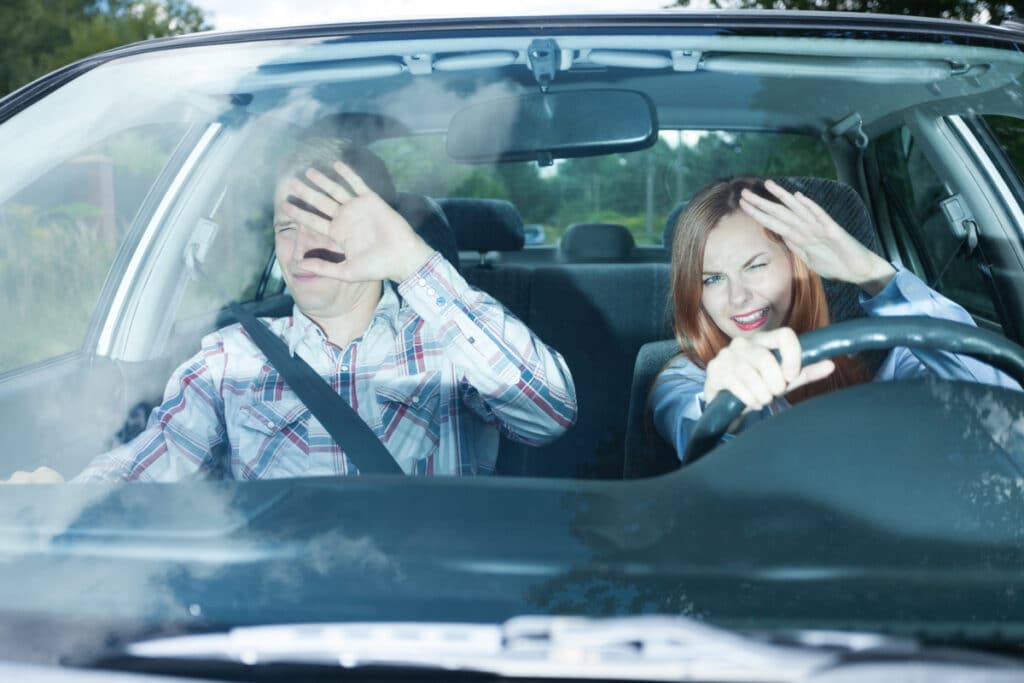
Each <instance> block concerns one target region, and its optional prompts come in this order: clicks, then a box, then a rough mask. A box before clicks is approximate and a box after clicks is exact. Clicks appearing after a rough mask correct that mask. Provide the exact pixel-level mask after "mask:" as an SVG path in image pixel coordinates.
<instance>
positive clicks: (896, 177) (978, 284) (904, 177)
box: [871, 127, 998, 321]
mask: <svg viewBox="0 0 1024 683" xmlns="http://www.w3.org/2000/svg"><path fill="white" fill-rule="evenodd" d="M915 143H916V140H915V139H914V136H913V134H912V133H911V131H910V129H908V128H907V127H901V128H898V129H896V130H893V131H891V132H889V133H887V134H885V135H882V136H880V137H879V138H877V139H876V140H875V141H874V142H872V144H871V148H873V150H874V154H875V161H876V163H877V167H878V168H879V169H880V171H879V183H880V185H881V187H882V191H883V194H884V196H885V206H886V210H887V213H888V219H889V223H890V225H892V226H893V230H894V233H895V239H896V242H897V244H898V246H899V249H900V252H901V254H902V255H903V256H904V258H905V260H907V262H908V263H909V264H911V265H912V267H914V268H915V269H919V273H918V274H919V275H921V276H922V277H923V278H924V279H926V280H927V282H928V284H929V285H931V286H932V287H934V288H935V289H936V290H937V291H939V292H941V293H942V294H944V295H945V296H947V297H949V298H950V299H952V300H953V301H956V302H957V303H959V304H960V305H961V306H963V307H964V308H965V309H967V311H968V312H970V313H971V314H972V315H974V316H975V317H976V318H980V319H983V320H989V321H995V320H997V319H998V318H997V316H996V309H995V305H994V304H993V302H992V297H991V295H990V293H989V290H988V287H987V286H986V284H985V281H984V280H983V278H982V275H981V273H980V272H979V270H978V264H977V262H976V260H975V256H974V255H972V254H971V253H970V252H969V250H968V249H967V248H966V245H965V240H964V239H963V238H961V237H959V236H957V235H955V234H954V233H953V231H952V229H951V227H950V225H949V223H948V221H947V220H946V217H945V215H944V213H943V210H942V206H941V202H942V201H943V200H944V199H946V198H948V197H949V196H950V194H949V191H948V189H947V188H946V186H945V184H944V183H943V182H942V180H941V179H940V178H939V176H938V175H937V174H936V172H935V169H934V168H933V166H932V164H931V162H930V161H929V160H928V158H927V157H926V156H925V154H924V153H923V151H922V150H921V148H920V147H919V146H918V145H917V144H915Z"/></svg>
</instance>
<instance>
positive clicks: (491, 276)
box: [438, 198, 670, 478]
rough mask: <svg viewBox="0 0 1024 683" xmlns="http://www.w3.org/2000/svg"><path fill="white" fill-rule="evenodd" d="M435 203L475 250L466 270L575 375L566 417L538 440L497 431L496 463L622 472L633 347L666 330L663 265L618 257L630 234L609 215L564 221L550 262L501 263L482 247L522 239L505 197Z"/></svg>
mask: <svg viewBox="0 0 1024 683" xmlns="http://www.w3.org/2000/svg"><path fill="white" fill-rule="evenodd" d="M438 203H439V204H440V205H441V208H442V210H444V212H445V214H446V215H447V217H448V222H449V223H450V224H451V226H452V229H453V231H454V232H455V238H456V242H457V243H458V245H459V251H460V252H467V251H471V252H476V253H478V254H480V255H481V256H480V257H479V258H471V259H469V260H468V261H467V260H466V259H463V274H464V275H465V276H466V279H467V280H468V281H469V282H470V283H471V284H473V285H474V286H476V287H479V288H480V289H482V290H484V291H486V292H488V293H489V294H491V295H492V296H494V298H496V299H497V300H498V301H501V302H502V303H503V304H505V305H506V306H507V307H508V308H509V309H510V310H511V311H512V312H513V313H514V314H515V315H516V316H517V317H519V318H520V319H521V320H523V321H524V322H526V323H527V324H528V325H529V326H530V327H531V329H533V330H534V332H536V333H537V335H538V336H539V337H540V338H541V339H542V340H543V341H544V343H546V344H548V345H549V346H551V347H553V348H554V349H556V350H557V351H559V352H560V353H561V354H562V356H563V357H564V358H565V361H566V363H567V364H568V366H569V369H570V371H571V372H572V375H573V379H574V381H575V384H576V394H577V399H578V402H579V418H578V421H577V425H576V427H574V428H573V429H571V430H570V431H569V432H568V433H567V434H565V435H564V436H563V437H561V438H560V439H558V440H557V441H556V442H554V443H552V444H549V445H548V446H544V447H541V448H529V447H525V446H522V445H521V444H517V443H514V442H511V441H507V440H503V441H502V444H501V451H500V455H499V459H498V469H499V472H502V473H504V474H516V475H528V476H550V477H598V478H620V477H622V471H623V458H624V452H625V445H624V443H625V432H626V418H627V414H628V411H629V394H630V385H631V382H632V376H633V364H634V360H635V359H636V354H637V352H638V351H639V349H640V347H641V346H642V345H643V344H645V343H646V342H649V341H653V340H655V339H664V338H665V337H666V336H670V332H669V330H670V328H669V322H668V321H669V319H668V314H667V301H668V278H669V265H668V264H667V263H622V262H621V261H628V260H629V253H627V252H630V251H632V249H633V238H632V235H631V234H630V233H629V231H628V230H626V228H624V227H623V226H620V225H609V224H579V225H574V226H571V228H570V229H569V230H567V231H566V234H565V236H563V239H562V241H561V243H560V245H559V249H558V254H557V263H552V264H547V265H537V266H533V265H525V264H509V263H503V262H502V260H501V259H500V256H499V257H498V258H493V257H492V258H485V257H484V255H486V254H488V253H491V252H498V253H499V254H500V253H501V252H510V251H516V250H518V249H522V248H523V228H522V219H521V218H520V216H519V213H518V211H517V210H516V209H515V207H514V206H513V205H512V204H511V203H509V202H503V201H498V200H481V199H462V198H449V199H442V200H439V202H438ZM469 261H474V262H475V263H470V262H469Z"/></svg>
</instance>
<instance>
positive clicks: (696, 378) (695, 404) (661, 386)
mask: <svg viewBox="0 0 1024 683" xmlns="http://www.w3.org/2000/svg"><path fill="white" fill-rule="evenodd" d="M703 398H704V371H703V370H701V369H700V368H698V367H697V366H696V365H694V364H693V363H692V362H691V361H689V360H688V359H687V358H685V357H684V356H680V357H678V358H676V359H675V360H673V361H672V362H671V363H669V365H668V366H667V367H666V368H665V369H664V370H662V372H661V374H660V375H658V378H657V379H656V380H655V382H654V389H653V390H652V391H651V414H652V416H653V418H654V427H655V429H656V430H657V431H658V434H659V435H660V436H661V438H663V439H664V440H665V441H667V442H668V443H670V444H672V447H673V448H675V451H676V455H677V456H678V457H679V459H680V460H681V459H682V457H683V454H684V453H685V452H686V444H687V442H689V440H690V434H691V433H693V425H694V424H696V422H697V420H698V419H699V418H700V416H701V414H702V413H703V412H704V406H703Z"/></svg>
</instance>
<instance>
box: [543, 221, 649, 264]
mask: <svg viewBox="0 0 1024 683" xmlns="http://www.w3.org/2000/svg"><path fill="white" fill-rule="evenodd" d="M635 244H636V243H635V241H634V240H633V233H631V232H630V231H629V230H627V229H626V226H624V225H619V224H617V223H574V224H572V225H570V226H569V228H568V229H567V230H566V231H565V234H564V235H562V239H560V240H559V241H558V257H559V259H560V260H562V261H565V262H568V263H607V262H615V261H628V260H629V257H630V254H632V253H633V247H634V245H635Z"/></svg>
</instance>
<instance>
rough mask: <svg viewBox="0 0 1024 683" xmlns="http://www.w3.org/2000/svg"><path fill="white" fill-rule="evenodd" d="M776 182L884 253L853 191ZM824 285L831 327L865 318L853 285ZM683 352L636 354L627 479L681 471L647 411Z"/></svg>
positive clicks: (670, 348)
mask: <svg viewBox="0 0 1024 683" xmlns="http://www.w3.org/2000/svg"><path fill="white" fill-rule="evenodd" d="M775 181H776V182H778V183H779V184H780V185H782V186H783V187H784V188H786V189H787V190H789V191H790V192H796V191H797V190H799V191H800V192H802V193H803V194H804V195H806V196H808V197H810V198H811V199H813V200H814V201H815V202H817V203H818V204H819V205H821V207H822V208H823V209H825V211H827V212H828V214H829V215H830V216H832V218H833V219H834V220H835V221H836V222H837V223H839V224H840V225H842V226H843V227H844V228H846V230H847V232H849V233H850V234H851V235H853V236H854V237H855V238H856V239H857V240H859V241H860V243H861V244H863V245H864V246H866V247H867V248H868V249H870V250H871V251H873V252H875V253H876V254H879V255H881V254H882V248H881V243H880V242H879V240H878V234H877V232H876V231H875V227H874V224H873V223H872V221H871V216H870V214H869V213H868V209H867V206H866V205H865V204H864V200H863V199H861V197H860V195H858V194H857V192H856V191H855V190H854V189H853V188H852V187H850V186H849V185H846V184H844V183H840V182H838V181H835V180H828V179H825V178H807V177H794V176H787V177H782V178H775ZM684 205H685V202H684ZM680 209H681V207H680ZM681 213H682V211H681V210H679V211H676V210H673V211H672V212H671V213H670V214H669V217H668V221H667V224H666V226H665V231H664V233H663V234H664V240H665V246H666V248H669V249H671V244H672V238H673V237H674V235H675V227H676V223H677V222H678V220H679V215H680V214H681ZM822 283H823V284H824V287H825V297H826V299H827V300H828V309H829V315H830V317H831V319H832V322H841V321H843V320H850V319H853V318H861V317H864V311H863V309H861V307H860V300H859V292H858V291H857V288H856V287H855V286H853V285H851V284H848V283H845V282H833V281H830V280H826V279H824V278H823V279H822ZM679 353H680V350H679V344H678V342H676V340H675V339H667V340H663V341H655V342H650V343H647V344H644V345H643V346H642V347H641V348H640V351H639V352H638V353H637V357H636V363H635V364H634V366H633V385H632V388H631V390H630V397H629V412H628V414H627V423H626V441H625V448H626V453H625V466H624V471H623V475H624V476H625V478H627V479H633V478H639V477H652V476H656V475H659V474H664V473H665V472H670V471H671V470H674V469H676V468H678V467H679V458H678V456H677V455H676V453H675V450H674V449H673V448H672V447H671V446H670V445H669V444H667V443H666V442H665V441H664V440H663V439H662V438H661V437H660V436H659V435H658V433H657V431H656V430H655V428H654V421H653V419H652V416H651V411H650V409H649V408H650V406H649V401H650V395H651V389H652V388H653V386H654V380H655V379H656V378H657V377H658V374H659V373H660V372H661V369H662V368H664V367H665V365H666V364H667V363H668V362H669V361H670V360H672V359H673V358H674V357H675V356H677V355H678V354H679ZM885 355H886V354H885V353H884V352H881V353H878V352H876V353H871V354H864V355H863V356H862V357H861V361H862V362H864V363H866V364H867V366H868V369H869V370H870V371H871V373H872V374H874V372H875V371H877V369H878V367H879V366H880V365H881V363H882V361H883V360H884V359H885Z"/></svg>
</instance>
